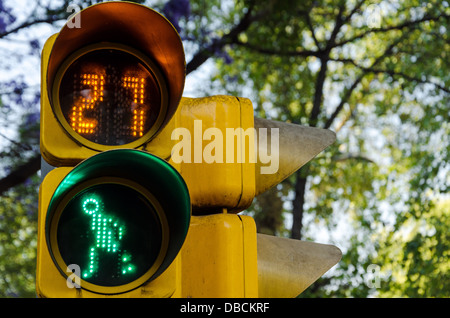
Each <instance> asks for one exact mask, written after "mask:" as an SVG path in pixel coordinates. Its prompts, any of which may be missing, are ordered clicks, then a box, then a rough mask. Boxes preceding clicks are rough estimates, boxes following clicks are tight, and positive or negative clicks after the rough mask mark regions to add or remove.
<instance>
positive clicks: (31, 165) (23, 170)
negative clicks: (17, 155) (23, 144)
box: [0, 154, 41, 195]
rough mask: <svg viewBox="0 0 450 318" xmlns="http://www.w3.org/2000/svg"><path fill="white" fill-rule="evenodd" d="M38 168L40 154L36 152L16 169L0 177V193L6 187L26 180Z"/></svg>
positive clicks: (5, 189) (39, 166)
mask: <svg viewBox="0 0 450 318" xmlns="http://www.w3.org/2000/svg"><path fill="white" fill-rule="evenodd" d="M39 169H41V155H40V154H37V155H35V156H34V157H33V158H31V159H30V160H28V161H27V162H26V163H24V164H22V165H21V166H19V167H17V168H16V170H14V171H13V172H11V173H10V174H9V175H8V176H6V177H4V178H3V179H0V195H3V193H4V192H5V191H7V190H8V189H10V188H12V187H15V186H17V185H19V184H21V183H23V182H24V181H26V180H27V179H28V178H29V177H31V176H32V175H34V174H35V173H36V172H38V171H39Z"/></svg>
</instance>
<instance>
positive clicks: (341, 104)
mask: <svg viewBox="0 0 450 318" xmlns="http://www.w3.org/2000/svg"><path fill="white" fill-rule="evenodd" d="M405 36H406V34H405V33H404V34H402V35H401V36H400V37H398V39H396V40H395V41H394V42H393V43H391V44H390V45H389V46H388V47H387V48H386V50H384V52H383V53H382V54H380V56H378V57H377V58H376V59H375V61H374V62H373V63H372V65H371V66H370V67H369V68H362V71H363V72H362V73H361V74H360V75H359V76H358V78H356V80H355V81H354V82H353V84H352V85H351V86H350V87H349V89H348V90H346V91H345V93H344V96H343V97H342V99H341V101H340V102H339V105H338V106H337V107H336V109H335V110H334V112H333V114H331V116H330V118H328V120H327V121H326V123H325V126H324V128H325V129H328V128H330V127H331V125H332V124H333V121H334V120H335V119H336V117H337V116H338V114H339V113H340V112H341V111H342V109H343V108H344V105H345V103H346V102H347V101H348V100H349V98H350V96H351V95H352V93H353V91H354V90H355V88H356V87H357V86H358V84H359V83H360V82H361V81H362V79H363V78H364V76H366V75H367V74H368V73H370V69H372V68H373V67H374V66H376V65H377V64H378V63H379V62H381V61H382V60H383V59H384V58H385V57H386V56H387V55H389V54H390V53H391V52H392V50H393V49H394V47H395V46H396V45H397V44H398V43H400V41H402V39H403V38H404V37H405ZM330 60H331V59H330Z"/></svg>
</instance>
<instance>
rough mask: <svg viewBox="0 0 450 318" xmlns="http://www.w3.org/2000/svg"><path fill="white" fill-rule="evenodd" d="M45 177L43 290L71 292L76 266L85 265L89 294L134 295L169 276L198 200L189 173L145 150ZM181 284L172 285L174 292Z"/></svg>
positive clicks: (102, 157) (82, 276)
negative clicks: (53, 277)
mask: <svg viewBox="0 0 450 318" xmlns="http://www.w3.org/2000/svg"><path fill="white" fill-rule="evenodd" d="M44 181H45V182H43V183H42V185H41V197H40V219H39V242H38V244H39V246H40V249H39V252H38V253H39V255H38V259H39V262H38V271H37V273H38V275H37V290H38V293H39V294H40V295H42V296H45V297H59V296H60V295H61V294H67V292H68V291H66V290H65V289H67V287H66V286H64V284H62V283H63V282H65V281H66V280H67V279H68V278H69V274H68V273H67V268H68V267H69V266H70V265H76V266H79V268H80V273H78V275H79V277H78V278H79V282H78V285H79V286H80V288H82V289H83V292H87V294H88V295H91V296H92V293H94V294H100V295H116V294H123V293H128V292H132V291H133V290H134V289H136V288H138V287H142V286H144V285H147V284H148V283H149V282H151V281H153V280H155V279H156V278H157V277H158V276H160V275H161V274H163V273H164V272H165V271H166V269H167V268H168V267H169V266H170V265H171V264H172V262H173V261H174V259H175V258H176V257H177V255H178V253H179V251H180V249H181V246H182V245H183V242H184V240H185V238H186V235H187V232H188V229H189V221H190V211H191V205H190V198H189V192H188V189H187V186H186V184H185V182H184V180H183V178H182V177H181V176H180V175H179V173H178V172H177V171H176V170H175V169H174V168H173V167H172V166H171V165H169V164H168V163H167V162H165V161H164V160H162V159H160V158H158V157H156V156H153V155H151V154H149V153H147V152H143V151H138V150H132V149H118V150H111V151H106V152H102V153H100V154H98V155H96V156H93V157H91V158H89V159H87V160H85V161H83V162H82V163H80V164H79V165H77V166H76V167H75V168H73V169H70V168H58V169H55V170H53V171H52V172H51V173H50V174H49V175H48V179H47V177H46V179H45V180H44ZM49 194H52V195H51V196H50V195H49ZM44 216H45V218H44ZM50 258H51V260H50ZM52 262H53V264H52ZM44 264H46V265H44ZM49 265H50V266H49ZM49 267H50V268H51V269H52V270H51V271H50V272H53V274H56V273H57V272H59V273H57V274H59V276H58V278H59V279H58V280H59V284H55V282H54V281H52V280H49V279H48V277H46V275H48V274H49ZM55 269H56V270H55ZM70 274H72V273H70ZM55 286H59V288H57V287H55ZM61 287H62V289H63V290H61ZM147 288H148V287H147ZM175 289H176V286H175V285H174V284H173V286H172V293H173V292H174V291H175ZM69 294H71V296H72V297H75V296H76V292H75V291H72V292H71V293H69ZM137 294H138V295H139V292H138V293H137ZM69 297H70V296H69Z"/></svg>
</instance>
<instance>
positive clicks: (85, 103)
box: [70, 73, 104, 134]
mask: <svg viewBox="0 0 450 318" xmlns="http://www.w3.org/2000/svg"><path fill="white" fill-rule="evenodd" d="M103 79H104V77H103V75H100V76H99V75H98V74H87V73H84V74H81V75H80V80H79V84H80V91H83V92H84V94H82V95H83V96H80V97H79V98H78V100H77V101H76V102H75V104H74V106H73V107H72V114H71V118H70V119H71V126H72V128H73V130H74V131H76V132H77V133H79V134H92V133H94V129H95V128H96V127H97V123H98V121H97V120H96V119H95V118H89V117H86V116H85V115H84V114H85V113H86V111H89V110H92V111H94V107H95V105H96V104H97V101H101V100H103V97H102V96H103V83H104V80H103ZM75 82H76V81H75Z"/></svg>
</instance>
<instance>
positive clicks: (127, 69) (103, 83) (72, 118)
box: [58, 48, 162, 146]
mask: <svg viewBox="0 0 450 318" xmlns="http://www.w3.org/2000/svg"><path fill="white" fill-rule="evenodd" d="M58 99H59V107H60V110H61V113H62V115H63V117H64V119H65V121H66V122H67V124H68V126H69V127H70V128H71V129H72V130H73V132H74V133H75V134H77V135H79V136H81V137H83V138H85V139H87V140H88V141H90V142H93V143H95V144H100V145H106V146H120V145H125V144H130V143H132V142H134V141H136V140H138V139H140V138H142V137H144V136H145V135H146V134H147V132H149V131H150V129H151V128H152V127H153V126H154V124H155V123H156V122H157V120H158V117H159V115H160V113H161V108H162V97H161V89H160V86H159V85H158V81H157V79H156V78H155V75H154V73H153V72H152V71H150V69H149V66H148V65H146V64H145V63H144V62H143V61H142V60H141V59H139V58H138V57H136V56H135V55H133V54H130V53H128V52H126V51H122V50H118V49H112V48H110V49H97V50H93V51H90V52H87V53H85V54H83V55H81V56H79V57H78V58H77V59H76V60H75V61H73V62H72V63H71V64H70V65H69V66H68V68H67V70H66V71H65V72H64V74H63V75H62V78H61V83H60V85H59V93H58Z"/></svg>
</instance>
